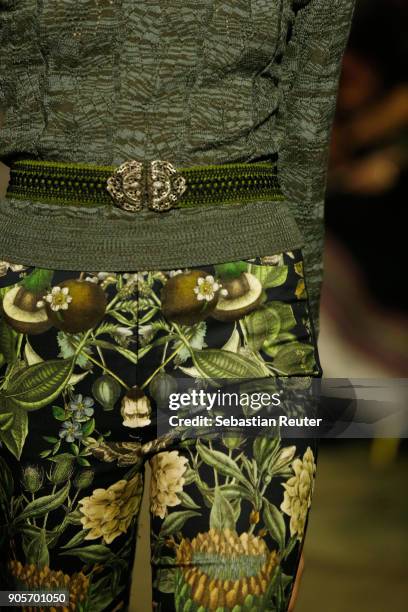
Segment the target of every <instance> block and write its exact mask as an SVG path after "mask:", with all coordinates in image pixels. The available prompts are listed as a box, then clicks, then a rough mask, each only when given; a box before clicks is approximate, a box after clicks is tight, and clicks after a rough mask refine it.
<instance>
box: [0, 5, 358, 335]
mask: <svg viewBox="0 0 408 612" xmlns="http://www.w3.org/2000/svg"><path fill="white" fill-rule="evenodd" d="M353 4H354V0H330V1H328V0H202V1H201V2H193V1H192V0H177V1H176V0H154V1H152V0H140V1H139V0H138V1H135V0H84V1H83V2H80V3H72V2H67V1H66V0H53V1H52V2H51V1H49V2H47V1H43V2H37V0H0V46H1V49H2V52H1V57H0V110H1V115H0V125H1V129H0V159H1V160H2V161H3V162H4V163H5V164H6V165H7V164H10V163H11V162H12V161H13V160H16V159H24V158H30V159H43V160H54V161H61V162H82V163H92V164H98V165H105V166H106V165H109V166H111V165H119V164H121V163H122V162H123V161H126V160H129V159H148V160H153V159H162V160H168V161H170V162H171V163H173V164H174V165H175V166H176V167H177V166H179V167H186V166H190V165H194V166H197V165H212V164H225V163H231V162H250V161H258V160H264V159H265V160H267V159H269V158H271V159H277V160H278V168H279V179H280V183H281V188H282V191H283V193H284V195H285V200H284V202H272V201H267V200H262V201H254V202H249V203H248V202H245V203H242V204H241V203H238V204H235V205H234V206H226V205H222V204H218V205H217V204H214V205H211V206H205V207H202V208H201V209H192V210H171V211H168V212H166V213H156V212H153V211H148V212H145V211H143V212H141V213H136V214H132V213H128V212H126V211H122V210H120V209H118V208H112V207H107V208H104V207H102V208H101V207H95V208H92V207H88V208H86V209H83V208H80V207H75V206H59V205H58V204H57V203H55V204H53V203H52V202H49V201H48V202H42V201H34V200H32V201H30V200H21V199H13V198H3V199H2V200H1V201H0V259H1V260H6V261H14V262H17V263H23V264H27V265H41V266H44V267H49V268H66V269H81V270H98V269H99V270H113V269H118V268H119V269H122V270H124V269H127V270H137V269H149V268H150V269H153V268H170V267H183V266H189V265H190V266H192V265H200V264H204V263H207V262H208V263H209V262H212V263H214V262H217V261H228V260H231V259H235V258H236V259H239V258H248V257H255V256H258V255H269V254H272V251H275V252H276V251H277V250H279V249H282V250H284V249H286V250H289V249H290V248H295V247H297V246H299V244H300V243H302V245H303V249H304V256H305V270H306V279H307V280H306V282H307V287H308V290H309V296H310V300H311V304H312V313H313V318H314V322H315V325H316V327H318V303H319V296H320V286H321V277H322V265H321V261H322V240H323V200H324V190H325V180H326V168H327V153H328V142H329V135H330V127H331V123H332V119H333V112H334V108H335V100H336V92H337V86H338V78H339V72H340V62H341V57H342V53H343V51H344V47H345V44H346V40H347V36H348V32H349V27H350V21H351V16H352V10H353ZM299 236H301V238H302V239H301V240H300V238H299Z"/></svg>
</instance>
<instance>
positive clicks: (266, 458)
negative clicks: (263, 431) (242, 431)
mask: <svg viewBox="0 0 408 612" xmlns="http://www.w3.org/2000/svg"><path fill="white" fill-rule="evenodd" d="M279 443H280V440H279V438H278V437H272V436H270V437H269V436H262V437H261V436H259V437H257V438H256V439H255V441H254V444H253V452H254V457H255V460H256V463H257V464H258V469H259V472H260V473H261V474H262V472H263V471H264V470H265V469H266V467H267V466H268V464H269V462H270V459H271V457H272V455H274V454H275V453H276V451H277V450H278V448H279Z"/></svg>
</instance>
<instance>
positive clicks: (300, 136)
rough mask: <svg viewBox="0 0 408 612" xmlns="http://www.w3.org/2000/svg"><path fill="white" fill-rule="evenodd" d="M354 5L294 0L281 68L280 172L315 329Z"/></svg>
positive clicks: (342, 0) (348, 0) (341, 1)
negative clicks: (334, 131) (333, 142)
mask: <svg viewBox="0 0 408 612" xmlns="http://www.w3.org/2000/svg"><path fill="white" fill-rule="evenodd" d="M354 4H355V0H309V1H308V0H298V1H296V0H295V2H294V5H295V7H297V10H295V14H294V19H293V24H292V25H293V29H292V33H291V39H290V42H289V44H288V46H287V50H286V53H285V56H284V57H283V60H282V66H281V69H282V74H281V78H282V82H281V86H282V100H281V103H280V110H279V116H278V132H279V137H280V150H279V173H280V179H281V183H282V189H283V191H284V193H285V195H286V197H287V200H288V204H289V207H290V209H291V211H292V213H293V214H294V216H295V218H296V220H297V222H298V225H299V228H300V230H301V232H302V234H303V236H304V239H305V247H304V258H305V274H306V285H307V289H308V292H309V298H310V302H311V307H312V317H313V320H314V324H315V328H316V330H317V331H318V328H319V316H318V312H319V300H320V291H321V281H322V251H323V238H324V225H323V206H324V195H325V189H326V175H327V162H328V152H329V140H330V132H331V126H332V122H333V115H334V111H335V106H336V97H337V88H338V81H339V76H340V72H341V60H342V56H343V52H344V49H345V46H346V43H347V39H348V35H349V30H350V24H351V19H352V14H353V9H354Z"/></svg>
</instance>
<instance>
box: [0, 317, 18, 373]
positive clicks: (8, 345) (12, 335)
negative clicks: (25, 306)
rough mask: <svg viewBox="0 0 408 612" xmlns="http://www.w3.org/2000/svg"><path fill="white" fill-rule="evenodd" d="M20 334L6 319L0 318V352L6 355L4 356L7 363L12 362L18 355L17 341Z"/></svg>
mask: <svg viewBox="0 0 408 612" xmlns="http://www.w3.org/2000/svg"><path fill="white" fill-rule="evenodd" d="M17 337H18V334H17V332H16V331H14V329H13V328H12V327H10V325H7V323H6V322H5V321H4V319H1V320H0V353H2V355H4V358H5V360H6V362H7V363H12V362H13V361H14V360H15V359H16V357H17V355H16V341H17Z"/></svg>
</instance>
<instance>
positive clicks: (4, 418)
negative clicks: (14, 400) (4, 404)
mask: <svg viewBox="0 0 408 612" xmlns="http://www.w3.org/2000/svg"><path fill="white" fill-rule="evenodd" d="M13 421H14V414H13V413H12V412H0V431H6V430H7V429H10V427H11V426H12V425H13Z"/></svg>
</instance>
